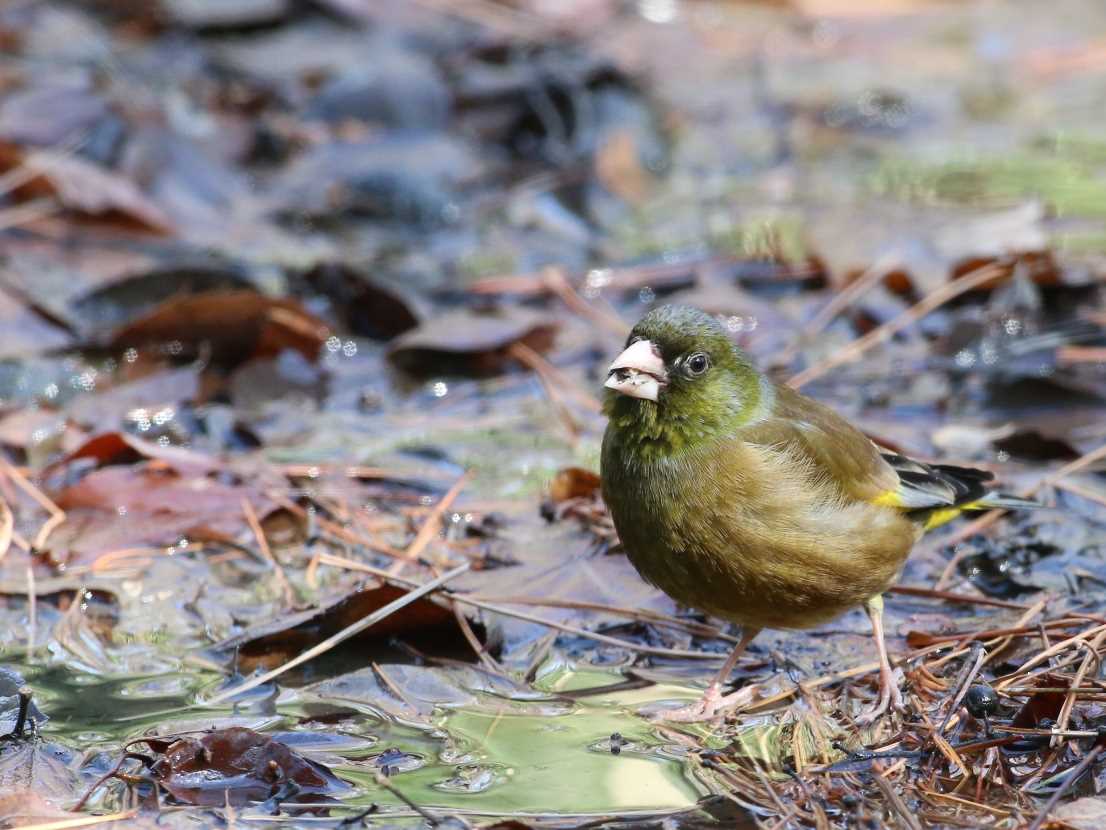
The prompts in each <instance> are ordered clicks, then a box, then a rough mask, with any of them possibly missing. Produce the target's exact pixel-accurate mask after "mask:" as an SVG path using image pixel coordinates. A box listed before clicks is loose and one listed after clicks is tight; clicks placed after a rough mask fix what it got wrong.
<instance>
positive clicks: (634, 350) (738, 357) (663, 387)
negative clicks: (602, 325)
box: [604, 305, 766, 438]
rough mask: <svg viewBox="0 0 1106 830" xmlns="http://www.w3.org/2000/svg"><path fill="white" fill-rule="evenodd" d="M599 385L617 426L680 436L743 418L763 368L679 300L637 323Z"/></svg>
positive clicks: (755, 399)
mask: <svg viewBox="0 0 1106 830" xmlns="http://www.w3.org/2000/svg"><path fill="white" fill-rule="evenodd" d="M604 385H605V386H606V388H607V389H608V390H611V391H610V392H608V394H607V402H606V407H605V408H606V411H607V414H608V415H609V416H610V417H611V420H612V423H615V425H616V426H622V427H627V428H633V427H635V426H637V427H639V428H640V427H644V428H646V429H647V431H649V432H654V431H666V432H671V431H673V430H675V431H676V432H677V434H683V437H684V438H689V437H694V436H695V435H703V436H704V437H705V436H706V435H707V434H708V433H711V432H714V431H716V430H724V429H726V428H727V427H730V426H733V425H736V424H740V423H744V422H745V421H747V420H749V418H751V417H752V416H753V414H754V413H755V412H756V411H757V410H758V408H759V407H760V405H761V403H762V401H763V399H764V396H765V394H766V393H765V382H764V381H763V380H762V377H761V375H760V373H759V372H757V370H756V368H755V367H754V366H753V364H752V362H751V361H750V360H749V358H748V356H747V355H746V354H745V353H744V352H743V351H742V350H741V349H740V348H738V346H737V345H736V344H735V343H734V342H733V341H732V340H730V338H729V336H728V335H727V334H726V330H725V329H724V328H723V327H722V326H721V324H719V322H718V321H717V320H716V319H715V318H714V317H711V316H710V315H709V314H706V313H705V312H703V311H700V310H699V309H697V308H692V307H691V306H680V305H666V306H661V307H659V308H656V309H654V310H653V311H650V312H649V313H648V314H646V315H645V316H644V317H642V318H641V320H640V321H638V324H637V325H636V326H634V328H633V330H632V331H631V332H630V336H629V337H628V338H627V340H626V348H625V350H624V351H623V352H622V354H620V355H619V356H618V357H616V358H615V359H614V362H612V363H611V365H610V367H609V368H608V370H607V381H606V383H605V384H604ZM658 437H659V436H658ZM672 437H677V436H676V435H674V436H672Z"/></svg>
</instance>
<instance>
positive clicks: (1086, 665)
mask: <svg viewBox="0 0 1106 830" xmlns="http://www.w3.org/2000/svg"><path fill="white" fill-rule="evenodd" d="M1103 641H1106V631H1100V632H1099V633H1098V636H1096V637H1095V638H1094V640H1093V641H1092V642H1091V643H1090V644H1089V645H1088V646H1087V649H1088V651H1087V654H1085V655H1084V657H1083V662H1082V663H1080V664H1079V668H1078V669H1077V670H1076V672H1075V678H1074V679H1073V680H1072V681H1071V685H1072V688H1071V689H1069V690H1068V692H1067V695H1066V696H1065V697H1064V703H1063V705H1061V706H1060V714H1058V715H1057V716H1056V728H1057V729H1067V728H1068V721H1069V720H1070V719H1071V710H1072V709H1073V708H1074V706H1075V699H1076V698H1077V697H1078V695H1079V693H1078V692H1077V691H1074V690H1075V689H1077V688H1078V687H1079V686H1081V685H1082V684H1083V679H1084V678H1085V677H1086V676H1087V672H1088V671H1090V668H1091V664H1092V663H1097V662H1099V660H1100V659H1101V658H1100V656H1099V653H1098V650H1099V649H1100V648H1102V643H1103ZM1059 745H1060V739H1059V738H1053V739H1052V746H1053V747H1054V748H1055V747H1058V746H1059Z"/></svg>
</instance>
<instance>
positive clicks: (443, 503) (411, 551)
mask: <svg viewBox="0 0 1106 830" xmlns="http://www.w3.org/2000/svg"><path fill="white" fill-rule="evenodd" d="M468 480H469V473H467V472H466V473H464V474H463V475H462V476H461V477H460V478H459V479H457V481H456V482H454V484H453V486H452V487H450V488H449V490H448V491H447V492H446V494H445V495H444V496H442V498H441V500H440V501H439V502H438V503H437V504H436V505H434V506H433V507H432V508H430V515H428V516H427V517H426V521H424V522H423V523H422V527H420V528H419V532H418V533H416V534H415V538H414V540H413V541H412V542H411V544H410V545H408V546H407V550H405V551H403V555H402V556H401V557H400V558H399V559H397V560H396V561H395V562H394V563H393V564H392V567H391V568H389V569H388V573H390V574H392V575H396V574H398V573H399V572H400V571H402V570H403V568H404V567H405V566H406V565H407V564H408V563H410V562H412V561H414V560H416V559H418V558H419V556H420V555H421V554H422V552H423V551H424V550H426V547H427V546H428V545H429V544H430V543H431V542H432V541H433V539H434V537H435V536H437V535H438V531H439V530H441V527H442V513H444V512H445V511H446V510H448V509H449V506H450V505H451V504H453V502H454V500H455V499H456V498H457V496H459V495H460V494H461V490H462V488H464V486H465V484H467V483H468Z"/></svg>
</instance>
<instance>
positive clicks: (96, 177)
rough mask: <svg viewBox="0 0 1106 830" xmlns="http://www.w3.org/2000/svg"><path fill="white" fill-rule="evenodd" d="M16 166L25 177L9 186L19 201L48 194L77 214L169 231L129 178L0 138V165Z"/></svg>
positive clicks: (167, 222) (163, 216)
mask: <svg viewBox="0 0 1106 830" xmlns="http://www.w3.org/2000/svg"><path fill="white" fill-rule="evenodd" d="M20 166H22V167H23V168H25V169H26V170H27V172H28V174H29V175H30V178H29V179H28V180H27V181H25V182H24V183H23V184H22V185H20V186H19V187H17V188H16V189H15V193H16V195H17V196H19V197H21V198H25V199H30V198H40V197H42V196H52V197H54V198H56V199H57V200H58V201H59V202H61V203H62V204H63V205H64V206H65V207H67V208H69V209H70V210H73V211H76V212H77V213H83V214H85V215H87V216H93V217H98V218H106V219H115V220H122V221H124V222H127V223H130V224H133V225H137V226H138V227H140V228H142V229H144V230H148V231H152V232H154V233H164V234H168V233H172V232H173V222H172V220H170V218H169V217H168V216H167V215H166V214H165V212H164V211H163V210H162V209H161V208H160V207H158V205H156V204H155V203H154V202H153V201H152V200H151V199H150V198H149V197H148V196H146V194H145V193H143V192H142V191H141V190H139V188H138V186H137V185H135V183H134V182H133V181H131V180H130V179H127V178H125V177H124V176H122V175H121V174H119V173H116V172H114V171H110V170H105V169H104V168H102V167H99V166H97V165H95V164H93V163H92V162H90V161H86V160H85V159H83V158H79V157H77V156H71V155H61V154H59V153H55V152H49V151H46V150H32V151H29V152H28V151H25V150H23V149H22V148H20V147H18V146H17V145H14V144H11V143H8V142H0V169H2V170H10V169H12V168H15V167H20Z"/></svg>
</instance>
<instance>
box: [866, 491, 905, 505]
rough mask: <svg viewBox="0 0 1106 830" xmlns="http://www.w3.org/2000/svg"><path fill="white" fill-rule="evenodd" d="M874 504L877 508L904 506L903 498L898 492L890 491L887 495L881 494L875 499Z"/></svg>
mask: <svg viewBox="0 0 1106 830" xmlns="http://www.w3.org/2000/svg"><path fill="white" fill-rule="evenodd" d="M872 504H874V505H876V506H877V507H899V508H901V507H902V506H903V503H902V496H900V495H899V491H898V490H888V491H887V492H886V493H880V494H879V495H878V496H876V497H875V498H874V499H872Z"/></svg>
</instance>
